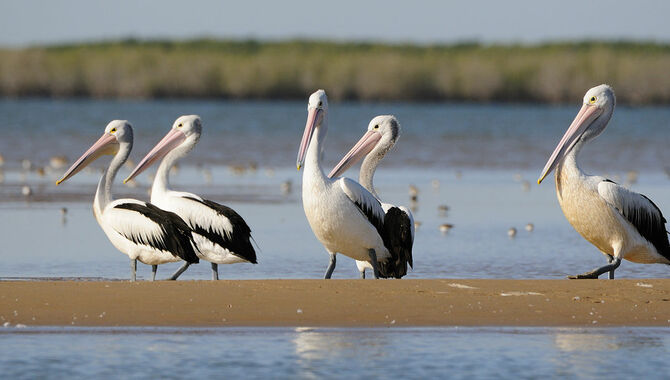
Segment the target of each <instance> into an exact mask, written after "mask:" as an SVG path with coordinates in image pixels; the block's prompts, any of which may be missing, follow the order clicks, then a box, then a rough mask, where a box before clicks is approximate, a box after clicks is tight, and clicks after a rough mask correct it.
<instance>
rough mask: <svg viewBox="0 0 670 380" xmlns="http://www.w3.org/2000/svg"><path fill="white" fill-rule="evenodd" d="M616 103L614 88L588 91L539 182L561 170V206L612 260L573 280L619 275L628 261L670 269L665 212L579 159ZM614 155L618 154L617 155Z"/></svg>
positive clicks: (558, 179) (558, 181)
mask: <svg viewBox="0 0 670 380" xmlns="http://www.w3.org/2000/svg"><path fill="white" fill-rule="evenodd" d="M615 104H616V98H615V96H614V91H613V90H612V88H611V87H610V86H607V85H604V84H603V85H600V86H597V87H594V88H592V89H590V90H588V91H587V92H586V95H584V101H583V105H582V108H581V110H579V113H578V114H577V116H576V117H575V119H574V121H573V122H572V124H570V127H569V128H568V130H567V132H565V135H564V136H563V138H562V139H561V141H560V142H559V143H558V146H557V147H556V149H555V150H554V152H553V153H552V154H551V157H549V161H547V164H546V165H545V167H544V169H543V170H542V175H540V178H539V179H538V180H537V183H538V184H539V183H540V182H542V180H543V179H544V178H545V177H546V176H547V175H548V174H549V173H551V172H552V171H553V170H556V192H557V195H558V203H559V204H560V205H561V209H563V213H564V214H565V217H566V218H567V219H568V221H569V222H570V224H572V226H573V227H574V228H575V230H577V232H579V233H580V234H581V235H582V236H583V237H584V238H585V239H586V240H587V241H589V242H590V243H591V244H593V245H595V246H596V248H598V249H599V250H600V251H601V252H602V253H603V254H604V255H605V256H606V257H607V260H608V262H609V263H608V264H607V265H605V266H602V267H600V268H596V269H594V270H592V271H590V272H587V273H584V274H580V275H576V276H570V278H575V279H580V278H598V276H600V275H601V274H603V273H606V272H609V277H610V278H611V279H612V278H614V271H615V270H616V269H617V268H618V267H619V265H620V264H621V260H622V259H626V260H629V261H632V262H636V263H645V264H652V263H662V264H670V244H669V243H668V233H667V232H666V227H665V222H666V221H665V218H664V217H663V214H662V213H661V210H660V209H659V208H658V207H657V206H656V205H655V204H654V203H653V202H652V201H651V200H650V199H649V198H647V197H645V196H644V195H642V194H638V193H635V192H632V191H630V190H628V189H626V188H624V187H622V186H619V185H617V184H616V183H614V182H613V181H611V180H609V179H607V178H604V177H600V176H593V175H588V174H586V173H584V172H583V171H582V170H581V168H580V167H579V165H578V164H577V156H578V154H579V152H580V151H581V149H582V148H583V147H584V146H585V145H586V143H587V142H589V141H591V140H593V139H594V138H596V137H597V136H598V135H600V134H601V133H602V132H603V131H604V130H605V127H606V126H607V123H608V122H609V120H610V118H611V117H612V113H613V112H614V107H615ZM613 154H616V153H615V152H613Z"/></svg>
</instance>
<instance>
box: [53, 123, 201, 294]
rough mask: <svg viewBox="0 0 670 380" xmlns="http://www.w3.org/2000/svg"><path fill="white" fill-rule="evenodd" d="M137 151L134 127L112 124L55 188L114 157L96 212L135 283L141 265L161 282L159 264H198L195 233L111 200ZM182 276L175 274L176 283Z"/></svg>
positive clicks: (173, 218)
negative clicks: (133, 151)
mask: <svg viewBox="0 0 670 380" xmlns="http://www.w3.org/2000/svg"><path fill="white" fill-rule="evenodd" d="M132 147H133V128H132V127H131V126H130V123H128V122H127V121H125V120H113V121H111V122H110V123H109V124H107V127H106V128H105V133H104V134H103V135H102V137H100V139H99V140H98V141H96V142H95V144H93V146H91V147H90V148H89V149H88V150H87V151H86V152H85V153H84V154H83V155H82V156H81V157H80V158H79V159H78V160H77V161H75V163H74V164H72V166H71V167H70V168H69V169H68V170H67V172H65V174H64V175H63V177H62V178H61V179H59V180H58V181H57V182H56V184H57V185H59V184H61V183H62V182H63V181H65V180H67V179H68V178H70V177H72V176H74V175H75V174H77V173H78V172H79V171H80V170H82V169H84V168H85V167H86V166H87V165H89V164H90V163H92V162H93V161H95V160H96V159H98V158H100V157H101V156H103V155H114V158H112V161H111V163H110V164H109V167H108V168H107V169H106V170H105V171H104V172H103V174H102V177H101V178H100V181H99V182H98V189H97V190H96V192H95V200H94V201H93V214H94V215H95V219H96V220H97V221H98V224H100V227H102V230H103V231H104V232H105V235H107V237H108V238H109V241H110V242H111V243H112V244H113V245H114V247H116V248H117V249H118V250H119V251H121V252H123V253H125V254H126V255H128V257H129V258H130V269H131V274H130V280H131V281H135V278H136V275H135V273H136V271H137V261H138V260H139V261H140V262H142V263H144V264H148V265H151V267H152V277H151V279H152V280H155V279H156V270H157V268H158V265H159V264H164V263H169V262H175V261H180V260H184V261H186V262H188V263H197V262H198V256H196V254H195V251H194V247H193V236H192V234H191V229H190V228H189V227H188V226H187V225H186V223H184V221H183V220H182V219H181V218H180V217H179V216H177V215H176V214H174V213H172V212H168V211H163V210H161V209H159V208H158V207H156V206H154V205H152V204H150V203H146V202H141V201H138V200H135V199H117V200H113V199H112V183H113V182H114V178H115V177H116V173H117V172H118V171H119V168H121V166H123V163H124V162H126V159H128V155H130V150H131V149H132ZM178 275H179V274H177V273H175V275H173V276H172V278H171V279H172V280H175V279H176V278H177V277H178Z"/></svg>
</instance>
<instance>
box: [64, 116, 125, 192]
mask: <svg viewBox="0 0 670 380" xmlns="http://www.w3.org/2000/svg"><path fill="white" fill-rule="evenodd" d="M121 144H125V145H128V147H129V149H128V151H130V148H132V145H133V127H132V126H131V125H130V123H129V122H128V121H127V120H112V121H110V122H109V124H107V127H105V133H103V134H102V136H101V137H100V138H99V139H98V141H96V142H95V143H94V144H93V145H92V146H91V147H90V148H89V149H88V150H87V151H86V152H84V154H83V155H82V156H81V157H79V159H78V160H77V161H75V162H74V164H72V166H71V167H70V168H69V169H68V170H67V171H66V172H65V174H63V177H62V178H61V179H59V180H58V181H56V185H60V184H61V182H63V181H65V180H67V179H68V178H70V177H72V176H74V175H75V174H77V173H79V172H80V171H81V170H82V169H83V168H85V167H86V166H88V165H89V164H90V163H91V162H93V161H95V160H97V159H98V158H100V157H102V156H104V155H115V154H116V153H118V151H119V148H120V146H121Z"/></svg>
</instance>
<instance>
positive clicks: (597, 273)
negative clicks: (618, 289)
mask: <svg viewBox="0 0 670 380" xmlns="http://www.w3.org/2000/svg"><path fill="white" fill-rule="evenodd" d="M619 265H621V259H617V258H615V259H613V260H612V261H611V262H610V263H609V264H607V265H605V266H602V267H600V268H598V269H594V270H592V271H590V272H586V273H583V274H578V275H576V276H568V278H569V279H571V280H582V279H594V278H598V276H600V275H601V274H603V273H605V272H610V273H609V278H610V279H614V270H616V269H617V268H618V267H619Z"/></svg>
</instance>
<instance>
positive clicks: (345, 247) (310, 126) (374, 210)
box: [297, 90, 396, 279]
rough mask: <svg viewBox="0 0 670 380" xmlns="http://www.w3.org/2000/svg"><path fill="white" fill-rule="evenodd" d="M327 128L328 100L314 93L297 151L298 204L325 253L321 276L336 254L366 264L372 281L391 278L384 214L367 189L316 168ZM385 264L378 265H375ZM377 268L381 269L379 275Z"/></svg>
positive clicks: (330, 269)
mask: <svg viewBox="0 0 670 380" xmlns="http://www.w3.org/2000/svg"><path fill="white" fill-rule="evenodd" d="M327 129H328V99H327V97H326V92H325V91H323V90H318V91H316V92H315V93H313V94H312V95H311V96H310V97H309V103H308V105H307V123H306V125H305V132H304V134H303V137H302V141H301V143H300V149H299V151H298V159H297V167H298V170H300V168H301V167H302V166H303V164H304V166H305V171H304V173H303V177H302V205H303V208H304V210H305V215H306V216H307V220H308V222H309V225H310V227H311V228H312V231H313V232H314V234H315V235H316V237H317V238H318V239H319V241H320V242H321V243H322V244H323V245H324V247H325V248H326V250H327V251H328V253H329V254H330V265H329V266H328V269H327V270H326V275H325V278H326V279H329V278H330V277H331V275H332V273H333V270H334V269H335V264H336V254H337V253H338V252H339V253H342V254H343V255H346V256H349V257H351V258H352V259H354V260H359V261H368V262H369V263H370V265H371V266H372V269H373V272H374V275H375V278H379V277H380V276H381V277H396V273H395V269H396V268H394V266H393V263H394V260H389V259H390V258H391V253H392V252H389V251H388V249H386V247H385V246H384V241H383V240H382V236H383V231H384V210H383V209H382V205H381V203H380V202H379V200H377V198H375V197H374V196H373V195H372V194H370V192H369V191H367V190H365V189H364V188H363V187H362V186H361V185H359V184H358V183H357V182H356V181H353V180H351V179H349V178H337V179H331V178H328V177H327V176H326V175H325V174H324V173H323V170H322V169H321V153H322V150H323V148H322V146H323V141H324V139H325V137H326V132H327ZM378 262H380V263H386V265H384V266H383V267H380V266H379V265H378ZM380 269H381V271H380Z"/></svg>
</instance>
